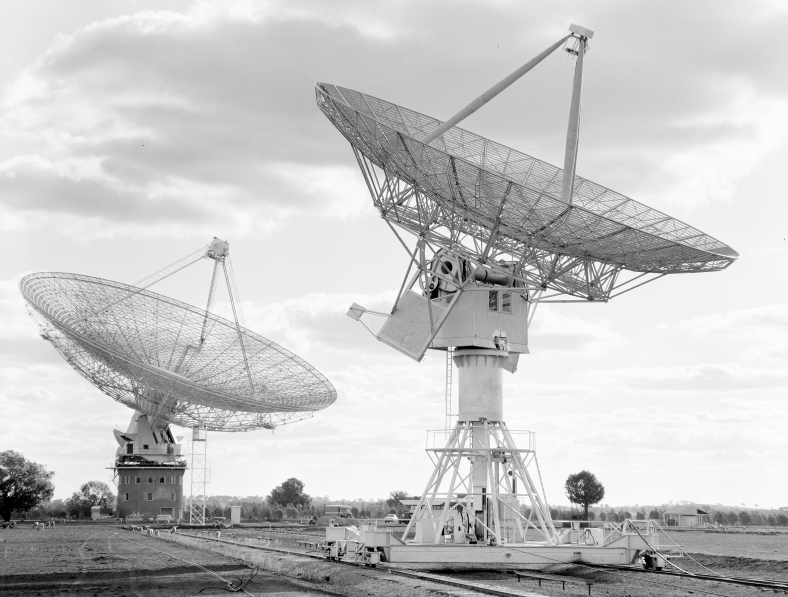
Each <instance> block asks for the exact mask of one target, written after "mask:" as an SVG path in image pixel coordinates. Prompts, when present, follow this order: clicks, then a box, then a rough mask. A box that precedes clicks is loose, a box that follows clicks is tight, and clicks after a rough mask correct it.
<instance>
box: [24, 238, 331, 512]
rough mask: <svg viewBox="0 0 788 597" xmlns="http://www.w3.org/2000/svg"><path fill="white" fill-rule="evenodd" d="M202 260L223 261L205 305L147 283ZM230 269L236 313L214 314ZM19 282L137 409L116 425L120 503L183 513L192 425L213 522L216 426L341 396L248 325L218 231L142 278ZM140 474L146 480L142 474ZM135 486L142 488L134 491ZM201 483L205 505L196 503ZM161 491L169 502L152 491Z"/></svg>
mask: <svg viewBox="0 0 788 597" xmlns="http://www.w3.org/2000/svg"><path fill="white" fill-rule="evenodd" d="M203 259H212V260H213V261H214V266H213V276H212V278H211V285H210V289H209V292H208V302H207V306H206V308H205V309H199V308H197V307H193V306H191V305H188V304H186V303H183V302H180V301H177V300H174V299H172V298H169V297H166V296H163V295H161V294H157V293H154V292H151V291H150V290H147V288H148V287H149V286H151V285H153V284H154V283H156V282H158V281H160V280H162V279H164V278H166V277H168V276H170V275H172V274H174V273H176V272H178V271H181V270H182V269H184V268H185V267H188V266H189V265H192V264H194V263H196V262H198V261H201V260H203ZM220 269H221V270H222V271H223V274H224V279H225V282H226V285H227V290H228V294H229V297H230V304H231V307H232V311H233V315H234V321H230V320H227V319H224V318H222V317H219V316H218V315H215V314H213V313H211V307H212V304H213V300H214V296H215V290H216V283H217V279H218V274H219V270H220ZM19 286H20V290H21V292H22V295H23V296H24V298H25V300H26V301H27V305H28V311H29V312H30V314H31V316H32V317H33V319H34V320H35V321H36V323H37V324H38V326H39V328H40V330H41V335H42V337H43V338H44V339H46V340H48V341H49V342H51V343H52V345H53V346H54V347H55V349H56V350H57V351H58V352H59V353H60V354H61V355H62V356H63V358H65V359H66V361H67V362H68V363H69V364H70V365H71V366H72V367H73V368H74V369H75V370H76V371H77V372H78V373H79V374H80V375H82V376H83V377H84V378H85V379H87V380H88V381H89V382H90V383H92V384H93V385H94V386H96V387H97V388H98V389H99V390H101V391H102V392H104V393H105V394H107V395H108V396H109V397H111V398H113V399H114V400H116V401H118V402H120V403H121V404H124V405H126V406H128V407H129V408H131V409H132V410H134V411H135V414H134V416H133V417H132V422H131V425H130V426H129V429H128V430H127V431H126V432H125V433H124V432H120V431H116V432H115V437H116V439H117V441H118V443H119V444H120V448H119V449H118V453H117V459H116V464H115V467H114V468H115V470H116V471H117V474H118V476H119V478H120V483H119V486H118V496H119V510H120V511H123V510H124V509H125V510H128V511H129V513H140V512H142V511H143V510H147V511H148V513H153V512H152V509H155V508H156V507H157V506H158V507H160V509H165V510H166V509H169V510H171V511H172V512H171V513H172V514H173V515H174V514H176V513H177V512H178V511H179V508H178V503H179V502H180V499H178V495H182V488H181V489H180V490H178V486H179V485H182V476H183V471H184V470H185V467H186V464H185V460H183V458H182V456H181V453H180V446H178V445H177V444H176V442H175V440H174V438H173V436H172V433H171V432H170V430H169V424H170V423H173V424H175V425H179V426H181V427H187V428H188V427H191V428H192V430H193V437H192V446H193V449H192V467H191V468H192V503H191V508H190V510H191V512H190V520H191V522H193V523H197V524H204V522H205V501H204V500H205V484H206V482H207V459H206V456H207V452H206V448H207V431H208V430H212V431H248V430H251V429H257V428H265V429H274V428H275V427H277V426H279V425H282V424H285V423H292V422H295V421H299V420H301V419H304V418H306V417H310V416H312V414H313V413H314V412H315V411H318V410H321V409H324V408H326V407H328V406H330V405H331V404H333V402H334V401H335V400H336V397H337V395H336V391H335V390H334V388H333V386H332V385H331V383H330V382H329V381H328V379H326V378H325V376H323V375H322V374H321V373H320V372H319V371H317V370H316V369H315V368H314V367H312V366H311V365H309V364H308V363H306V362H305V361H304V360H302V359H300V358H299V357H297V356H296V355H294V354H293V353H291V352H289V351H288V350H286V349H284V348H282V347H281V346H279V345H277V344H276V343H274V342H272V341H271V340H268V339H266V338H263V337H262V336H260V335H258V334H255V333H254V332H252V331H250V330H248V329H246V327H245V326H244V325H243V316H242V314H241V312H240V301H239V300H238V299H237V291H236V290H235V282H234V279H233V276H232V268H231V266H230V262H229V244H228V243H226V242H225V241H222V240H220V239H214V240H213V241H212V242H211V243H210V244H209V245H207V246H205V247H202V248H201V249H199V250H198V251H196V252H195V253H192V254H190V255H188V256H187V257H185V258H183V259H181V260H179V261H177V262H175V263H174V264H172V265H171V266H168V267H166V268H164V269H162V270H160V271H159V272H157V273H156V274H154V275H153V276H151V277H149V278H146V279H145V280H143V281H141V282H140V283H138V284H137V285H134V286H130V285H127V284H122V283H119V282H113V281H110V280H104V279H101V278H94V277H90V276H82V275H78V274H70V273H58V272H41V273H34V274H30V275H28V276H25V277H24V278H23V279H22V280H21V281H20V285H19ZM135 471H136V472H135ZM140 471H142V472H144V477H143V475H142V474H140V476H137V474H136V473H139V472H140ZM178 471H180V472H179V473H178V474H176V473H177V472H178ZM131 473H135V474H134V475H133V476H132V474H131ZM132 478H133V479H134V481H132V480H131V479H132ZM142 478H145V479H151V478H152V479H154V482H153V485H154V486H155V487H154V488H148V489H156V491H143V488H142V487H139V488H137V487H136V486H137V485H140V486H143V485H147V483H142V482H141V480H138V479H142ZM168 478H169V482H168ZM161 479H164V480H165V481H164V482H159V483H157V482H156V480H161ZM159 485H172V487H169V488H166V487H165V488H161V487H159ZM126 486H131V487H130V488H129V487H126ZM126 489H128V490H129V491H124V490H126ZM135 489H138V493H140V496H136V495H133V494H134V490H135ZM170 489H172V491H170ZM196 491H199V495H201V496H202V503H197V502H196V501H195V498H194V496H195V492H196ZM157 493H158V494H163V497H162V498H161V499H162V500H163V501H164V502H167V501H169V502H171V503H169V504H167V505H166V506H160V504H159V503H158V502H159V501H161V500H159V499H158V497H157V499H153V498H152V497H151V499H147V498H148V497H150V495H149V494H157ZM121 495H123V496H124V497H125V498H126V499H125V500H121ZM167 495H169V496H170V497H173V496H175V499H170V500H167V499H166V497H167ZM139 497H141V498H145V499H139V500H138V499H135V498H139ZM124 501H128V502H131V503H130V504H125V505H124V504H123V502H124ZM140 502H141V503H140ZM145 502H151V503H150V504H145ZM124 506H126V507H125V508H124ZM161 513H162V512H158V511H156V512H155V513H154V514H155V515H158V514H161ZM173 517H174V518H175V516H173Z"/></svg>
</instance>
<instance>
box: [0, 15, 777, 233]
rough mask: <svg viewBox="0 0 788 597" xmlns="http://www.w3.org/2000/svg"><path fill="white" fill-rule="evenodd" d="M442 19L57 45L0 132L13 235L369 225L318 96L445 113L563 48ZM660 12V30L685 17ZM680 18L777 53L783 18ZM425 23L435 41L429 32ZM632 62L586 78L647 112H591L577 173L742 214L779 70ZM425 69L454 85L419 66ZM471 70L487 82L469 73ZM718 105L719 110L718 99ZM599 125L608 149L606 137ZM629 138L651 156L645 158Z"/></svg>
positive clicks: (205, 22)
mask: <svg viewBox="0 0 788 597" xmlns="http://www.w3.org/2000/svg"><path fill="white" fill-rule="evenodd" d="M447 6H448V5H446V4H442V3H438V4H437V5H434V6H426V7H425V6H423V5H421V4H420V3H413V2H410V3H406V4H404V5H403V4H402V3H394V2H388V3H387V2H384V3H381V4H376V5H375V7H374V9H373V8H371V7H370V6H369V5H368V4H366V3H363V2H347V3H343V4H338V5H335V6H333V7H332V10H325V6H324V5H323V4H322V3H319V2H304V3H299V4H298V5H297V6H296V5H292V3H287V2H267V3H255V2H244V3H240V4H236V3H233V4H232V5H227V4H225V3H218V2H200V3H198V4H196V5H194V6H193V7H192V8H191V9H190V10H188V11H186V12H184V13H178V12H173V11H145V12H139V13H136V14H132V15H128V16H123V17H118V18H111V19H106V20H103V21H97V22H94V23H92V24H90V25H87V26H84V27H82V28H81V29H79V30H78V31H76V32H75V33H74V34H71V35H63V36H60V37H59V38H58V39H57V40H56V41H55V42H54V43H53V44H52V46H51V47H50V48H49V49H48V50H47V51H46V52H45V53H44V54H43V55H42V56H41V57H40V59H39V60H37V61H36V62H35V63H34V64H32V65H30V66H29V67H28V68H26V69H25V70H24V71H23V72H22V73H21V74H20V75H19V77H18V78H17V79H16V80H15V81H14V82H12V83H11V84H10V86H9V88H8V90H7V93H6V95H5V99H4V103H3V114H2V117H0V131H2V133H3V136H4V137H5V139H6V142H7V143H13V150H12V152H11V153H10V155H9V154H8V152H6V157H5V159H3V160H2V161H0V197H2V205H0V209H2V211H3V213H4V216H7V217H4V226H5V227H6V229H22V228H25V227H28V228H29V227H36V226H38V227H42V228H43V227H46V226H49V225H51V224H52V223H53V222H55V223H57V225H58V226H60V227H66V228H68V229H69V230H73V231H74V232H75V233H76V234H79V235H80V236H82V237H84V238H88V237H96V236H99V237H102V236H113V235H132V234H146V235H155V234H164V233H166V234H169V235H176V236H183V235H186V234H189V233H194V232H195V231H196V230H199V231H205V232H208V228H209V227H213V226H214V225H215V224H216V223H221V224H222V225H223V226H224V227H225V228H226V229H228V230H231V231H232V232H233V233H234V234H250V233H253V232H266V231H268V230H271V228H272V227H273V226H275V225H277V224H279V223H281V222H283V221H286V220H288V219H290V218H292V217H293V216H303V215H311V216H316V217H339V218H349V217H353V216H354V215H356V214H358V213H360V211H361V210H363V209H369V207H368V201H367V200H366V199H365V198H366V192H365V191H364V190H363V184H362V182H361V177H360V176H359V175H358V174H357V173H355V172H354V169H355V167H354V165H353V162H352V159H351V158H350V154H349V153H348V152H347V150H346V149H344V150H339V148H340V147H343V146H344V141H343V140H342V139H341V138H340V137H339V135H338V134H337V133H336V132H335V131H333V130H331V127H330V126H329V125H327V123H325V121H324V119H322V116H321V115H320V114H319V112H318V111H317V109H316V108H315V107H314V100H313V96H312V92H311V85H312V83H313V81H314V80H316V79H323V78H326V77H329V78H331V79H332V80H335V81H336V82H338V83H342V84H355V83H359V85H360V86H361V88H362V89H363V90H365V91H372V92H376V91H377V90H376V89H375V87H376V86H382V87H381V89H380V90H381V92H383V93H382V94H383V95H385V96H389V97H390V99H392V100H394V101H403V103H405V104H407V105H409V107H413V108H416V109H425V110H427V109H429V108H430V106H432V107H434V108H436V109H438V112H437V114H436V115H438V116H440V115H444V116H445V115H446V114H444V112H445V111H447V110H448V111H451V110H454V109H456V106H458V105H459V103H458V100H457V98H458V97H467V98H471V97H473V96H475V95H476V94H478V91H479V90H481V89H482V88H483V87H484V84H485V83H484V82H483V81H481V80H477V79H480V74H479V72H477V71H481V72H483V73H484V74H483V76H482V77H481V78H482V79H488V78H489V77H490V76H492V75H490V74H489V72H493V71H498V70H500V76H503V75H504V74H506V68H509V66H507V64H508V62H509V61H514V60H516V61H522V55H523V54H522V52H526V51H528V52H533V51H535V50H534V48H536V47H541V46H540V45H539V44H542V43H543V42H542V39H543V38H544V39H545V40H547V39H548V38H549V37H550V34H549V31H548V29H549V28H546V25H545V24H544V23H543V24H542V25H541V26H537V25H536V24H531V25H529V27H530V29H529V31H528V35H526V36H525V37H526V38H527V39H519V40H518V41H516V42H515V41H514V39H510V38H509V37H506V36H504V38H503V39H502V38H501V35H503V34H502V33H501V32H499V33H498V35H497V36H496V38H495V41H496V42H497V50H496V51H497V52H498V53H497V54H491V53H490V52H491V49H492V48H493V46H491V45H490V44H491V42H489V41H485V39H486V38H485V36H484V35H476V36H467V35H466V33H467V32H468V31H467V30H468V29H469V28H470V29H473V28H474V27H476V28H478V27H482V31H480V32H478V33H481V32H483V29H484V27H485V26H486V25H485V24H486V23H487V22H488V21H489V20H490V19H491V18H492V14H495V15H498V16H500V17H501V18H509V19H511V18H515V17H516V15H519V14H520V13H521V12H522V11H525V9H523V8H520V7H518V6H517V5H513V4H511V3H492V4H491V5H487V6H483V7H482V6H476V5H474V4H472V3H469V4H465V5H464V8H465V11H464V12H463V15H462V18H460V16H458V15H455V14H453V12H454V11H448V14H447V11H446V8H447ZM622 10H624V11H625V12H626V10H628V9H627V8H626V5H622ZM525 12H527V11H525ZM651 12H652V13H654V14H653V15H652V16H653V18H654V19H656V22H661V21H662V20H664V19H665V18H666V16H665V14H664V13H669V14H672V11H670V10H664V11H656V10H652V11H651ZM684 12H685V13H686V14H685V17H686V19H687V20H688V22H690V23H692V22H694V21H695V20H698V19H701V18H702V19H703V20H708V19H709V18H712V20H713V21H714V27H715V28H716V29H717V30H719V31H721V32H725V33H724V35H725V37H726V40H727V41H726V45H727V46H730V45H731V44H738V43H743V42H742V39H741V36H742V35H743V33H741V31H742V30H744V29H746V27H743V26H742V19H744V21H746V22H748V23H749V24H751V25H752V26H753V27H757V28H758V30H759V31H761V32H762V35H761V37H762V38H764V39H770V38H773V37H774V36H771V35H769V33H770V32H771V31H772V30H775V29H777V30H779V29H780V19H781V18H782V19H784V15H782V14H781V13H778V14H777V15H776V16H775V17H774V18H766V17H764V15H763V14H761V13H762V12H763V11H751V10H750V9H748V8H745V7H741V9H740V10H736V9H732V8H730V7H728V8H727V9H726V10H725V11H720V12H719V14H718V13H717V11H715V13H714V14H713V15H709V14H707V11H700V10H691V9H687V10H685V11H684ZM408 15H410V16H408ZM551 19H552V20H554V17H550V19H548V20H551ZM551 22H552V21H551ZM427 23H430V25H429V27H430V29H431V33H432V35H430V36H425V35H424V33H425V29H426V28H427V27H428V25H427ZM556 26H557V25H556ZM616 26H617V24H616V23H615V22H614V23H613V27H614V31H615V35H619V36H620V35H621V32H620V31H619V30H618V29H615V27H616ZM707 26H708V24H707ZM674 27H675V25H674ZM656 29H659V28H658V27H657V28H656ZM638 34H642V32H641V31H640V30H638ZM436 35H437V36H448V35H451V36H452V38H457V37H458V36H459V37H460V38H462V39H463V40H464V43H463V44H462V45H459V46H455V45H450V46H445V44H438V45H437V46H436V44H435V43H433V42H432V41H431V40H433V39H434V36H436ZM506 35H508V33H507V34H506ZM748 35H749V33H748ZM520 37H522V36H520ZM678 39H679V43H676V44H668V47H667V48H666V51H667V52H668V53H669V54H670V55H671V56H672V55H674V54H678V53H682V52H683V53H687V52H688V47H689V45H691V43H692V42H693V41H694V40H695V39H696V35H694V34H692V35H688V36H687V38H686V39H683V38H678ZM230 40H231V41H230ZM613 41H616V42H619V43H622V42H623V43H625V44H626V43H628V40H626V39H614V40H611V42H613ZM501 42H504V48H505V50H506V54H505V55H502V54H501V53H500V48H501ZM603 43H604V37H603V36H600V39H599V40H598V41H597V40H594V45H595V46H597V45H599V44H603ZM633 43H635V42H634V40H633ZM644 44H645V45H647V44H646V42H645V41H638V42H637V43H636V45H637V46H640V45H644ZM674 46H675V47H674ZM603 47H604V46H603ZM620 54H621V55H620V56H617V57H616V60H620V61H621V62H623V64H618V63H616V62H613V63H605V62H603V63H600V64H598V65H595V66H594V68H595V69H596V72H595V73H594V74H595V77H598V79H593V78H592V79H590V81H594V80H596V81H597V82H596V83H594V84H596V85H603V86H604V87H603V88H602V89H605V88H610V89H616V88H619V89H620V88H622V85H623V81H624V80H626V79H627V78H628V77H632V79H633V80H632V85H633V88H632V89H633V91H632V93H633V94H634V96H633V98H632V99H633V100H634V101H632V102H630V103H628V104H627V103H626V102H625V103H624V105H622V108H623V111H622V110H619V109H615V110H613V111H611V110H601V109H599V107H596V108H595V109H594V111H593V112H591V114H593V117H591V118H589V121H588V122H589V126H590V131H589V133H590V138H591V139H593V141H592V142H593V147H594V151H593V152H591V153H589V154H587V155H586V154H584V157H583V160H584V161H583V163H584V164H587V166H583V168H586V167H587V168H589V169H590V170H591V171H590V172H589V171H586V170H582V172H581V173H582V174H584V175H588V176H590V178H592V179H596V180H600V182H603V183H605V182H606V181H605V176H604V175H603V176H602V178H601V179H600V178H599V177H598V176H596V175H592V174H593V173H594V172H597V171H602V172H605V171H611V172H613V173H614V174H615V172H616V171H619V172H620V173H621V174H622V176H623V177H624V178H626V177H627V176H630V175H629V174H626V173H625V172H623V171H621V168H620V165H621V162H622V159H623V158H624V156H626V161H627V163H629V164H630V165H632V166H633V167H632V168H630V169H629V172H631V175H632V177H631V180H637V181H639V182H638V184H637V187H636V188H635V189H634V190H636V191H638V192H639V193H640V196H641V198H646V199H651V198H653V199H655V201H656V202H657V203H658V204H663V205H664V204H680V205H681V206H682V208H684V209H689V208H691V207H692V206H693V205H697V204H700V203H704V202H708V201H712V200H730V198H731V196H732V192H733V190H734V189H735V185H736V183H737V181H738V180H740V179H741V177H742V176H744V175H745V174H746V173H748V172H750V171H751V170H752V168H753V167H754V166H755V165H756V164H757V163H758V162H759V161H760V160H761V159H762V158H763V157H764V156H766V155H768V154H769V152H771V151H773V150H774V149H775V147H777V146H778V145H779V144H780V143H781V142H782V141H783V140H784V138H785V131H786V127H787V126H788V117H787V116H786V114H788V110H786V103H785V100H784V99H782V98H781V97H778V96H776V95H775V94H774V93H771V94H764V93H763V91H764V87H765V86H767V85H769V84H770V83H769V80H770V79H769V77H767V76H765V75H768V74H769V73H770V72H771V71H770V69H771V65H772V62H774V61H777V62H779V61H778V60H777V57H774V60H773V61H769V62H768V64H760V63H757V64H756V62H755V58H756V57H755V56H751V55H748V54H746V53H744V55H742V56H737V58H738V60H737V61H734V64H735V66H736V68H734V67H730V68H728V69H722V70H720V69H719V67H718V66H717V65H718V63H719V61H718V60H716V58H717V56H716V55H714V54H711V55H709V54H708V53H703V52H701V57H699V58H695V59H693V60H690V61H688V62H687V63H686V64H682V63H679V62H678V61H673V62H671V63H670V68H674V69H681V70H680V71H679V72H666V71H665V70H664V69H665V68H666V67H665V63H664V62H658V61H657V59H658V54H659V53H649V52H645V53H644V52H620ZM424 56H431V61H430V62H431V63H432V62H434V63H436V64H445V65H446V66H445V68H443V69H438V70H437V71H436V70H435V69H431V68H429V66H428V65H427V66H424V65H425V63H424V60H423V57H424ZM604 57H605V58H607V57H608V56H607V55H605V56H604ZM502 58H503V60H502ZM600 58H601V57H600ZM712 59H714V60H715V61H714V62H712ZM553 62H555V61H553ZM636 62H639V64H638V66H637V67H636V66H635V63H636ZM419 65H422V66H423V67H422V68H419ZM513 66H516V63H515V62H513V63H512V67H513ZM562 66H563V67H565V66H566V65H561V64H559V63H551V66H550V67H549V68H550V69H552V70H551V72H553V71H555V75H556V76H552V75H551V77H549V78H548V79H546V83H547V84H546V87H545V88H544V89H543V90H542V92H541V93H540V94H538V95H537V96H535V97H534V98H532V97H530V96H529V95H528V93H526V95H527V96H528V97H526V102H527V106H528V110H526V112H528V113H530V112H533V113H537V112H539V113H544V114H543V115H544V116H545V119H543V120H545V123H542V122H541V121H540V120H537V121H535V122H528V123H525V124H526V125H527V126H526V127H525V128H526V129H527V130H528V135H529V139H530V141H529V142H528V144H530V143H532V142H533V140H534V139H535V140H544V139H547V138H548V135H549V137H550V138H551V139H552V140H551V141H550V142H549V143H548V146H549V147H552V144H553V143H554V142H560V140H561V135H560V134H558V131H552V130H551V129H550V128H549V127H550V126H552V125H551V123H550V121H551V120H552V119H554V118H557V117H558V112H557V111H556V110H555V109H554V108H553V107H552V106H551V107H547V106H541V107H540V106H536V105H534V104H533V102H535V101H536V102H537V103H538V101H541V100H538V98H540V97H547V96H550V97H553V98H558V97H562V95H561V94H564V93H565V90H564V91H562V89H561V88H560V87H558V86H557V83H556V81H557V80H558V78H557V75H558V73H563V74H562V75H561V76H564V77H568V75H569V71H571V68H569V69H567V68H562ZM592 66H593V65H592ZM755 66H757V68H755ZM546 68H547V67H545V68H543V69H542V71H544V70H545V69H546ZM458 69H460V70H458ZM462 69H465V70H466V71H467V69H475V70H474V71H473V72H474V73H476V74H474V75H473V76H468V75H467V74H464V73H463V74H461V72H460V71H461V70H462ZM488 71H489V72H488ZM542 71H539V72H540V73H541V72H542ZM563 71H567V72H563ZM496 76H497V75H496ZM542 76H543V75H542V74H539V75H538V76H537V78H536V79H533V80H532V79H529V81H528V82H527V83H524V84H523V86H521V88H520V91H518V92H512V93H511V94H508V95H507V96H506V99H504V100H501V102H500V103H498V104H497V105H498V109H496V110H493V111H490V110H487V111H486V112H485V113H486V114H487V116H485V118H486V119H487V120H482V121H481V122H482V123H485V122H487V123H488V125H489V128H490V129H491V131H492V132H493V133H495V132H496V131H499V130H501V131H506V133H505V134H506V135H507V136H509V137H511V136H512V133H509V132H508V131H511V130H513V129H512V123H511V118H510V117H509V116H510V115H508V114H509V113H508V112H507V109H508V106H509V105H510V104H512V102H515V103H516V102H520V101H521V100H522V99H523V97H522V96H523V93H524V91H523V89H525V90H526V91H527V90H528V89H531V87H532V86H533V85H537V86H539V85H540V84H541V83H540V81H542V79H540V78H539V77H542ZM544 76H545V77H546V76H547V72H545V73H544ZM568 80H569V79H567V81H568ZM492 82H493V81H492V80H491V81H490V83H492ZM667 82H669V85H666V83H667ZM590 84H591V83H590ZM594 84H591V85H592V87H591V88H589V89H587V90H586V97H588V98H589V99H588V101H589V102H590V107H589V109H590V108H591V107H594V102H598V101H599V100H600V99H601V98H603V97H605V96H606V94H605V91H603V92H602V93H601V94H600V93H599V91H596V92H595V90H594V88H593V85H594ZM658 85H662V87H661V88H659V87H657V86H658ZM441 89H443V92H442V93H441V92H440V90H441ZM655 89H656V95H657V97H658V98H659V97H662V96H664V95H665V94H669V95H670V96H671V97H672V98H674V97H681V98H683V99H684V103H679V102H676V101H656V102H654V100H653V99H652V100H651V101H650V102H649V101H641V100H644V98H643V97H642V94H643V93H648V92H650V91H652V90H655ZM769 91H771V89H770V90H769ZM594 93H596V95H594ZM716 97H721V98H723V100H722V101H721V102H715V101H712V98H716ZM535 98H536V99H535ZM594 98H597V99H594ZM618 102H619V98H616V100H615V101H614V104H615V105H616V106H617V104H618ZM419 104H421V105H419ZM436 104H438V105H436ZM695 106H701V107H700V108H696V107H695ZM536 108H538V110H537V109H536ZM622 114H623V115H624V118H625V120H626V127H625V129H622V127H621V120H622ZM563 118H564V116H561V119H563ZM470 126H471V128H473V123H471V125H470ZM595 127H596V128H595ZM600 127H601V128H605V129H606V131H607V134H606V135H605V136H600V135H599V134H598V133H597V132H595V130H601V128H600ZM484 128H485V127H484V126H482V129H484ZM514 130H519V127H517V128H516V129H514ZM481 132H484V130H482V131H481ZM628 138H637V139H639V141H640V142H639V143H637V144H634V145H633V143H631V142H627V141H626V140H627V139H628ZM528 144H526V147H525V148H526V149H527V145H528ZM520 148H524V147H523V146H522V145H520ZM548 153H549V152H548ZM539 154H540V155H542V154H543V152H539ZM595 156H596V157H595ZM543 157H546V156H544V155H543ZM617 177H618V175H614V176H613V179H612V182H613V183H615V182H616V178H617Z"/></svg>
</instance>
